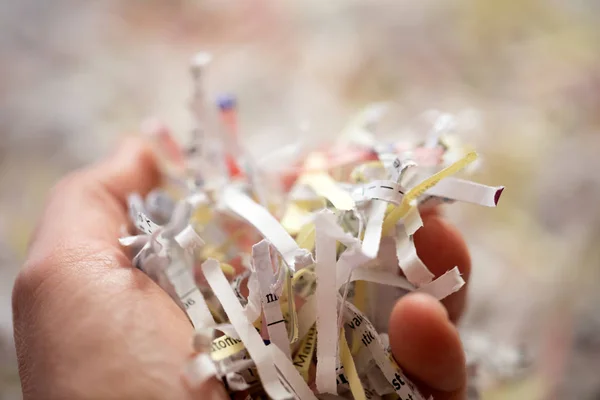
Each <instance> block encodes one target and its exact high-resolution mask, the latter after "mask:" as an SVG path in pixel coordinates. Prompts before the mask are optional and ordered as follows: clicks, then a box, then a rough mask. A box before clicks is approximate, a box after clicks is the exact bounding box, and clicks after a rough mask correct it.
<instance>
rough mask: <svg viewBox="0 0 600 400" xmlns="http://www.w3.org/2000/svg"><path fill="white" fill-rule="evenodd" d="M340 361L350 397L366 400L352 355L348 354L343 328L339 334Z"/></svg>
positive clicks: (356, 399)
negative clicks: (346, 379) (348, 384)
mask: <svg viewBox="0 0 600 400" xmlns="http://www.w3.org/2000/svg"><path fill="white" fill-rule="evenodd" d="M340 360H341V362H342V365H343V366H344V372H345V373H346V377H347V378H348V382H349V383H350V391H351V392H352V396H353V397H354V399H355V400H366V396H365V389H364V388H363V386H362V383H361V382H360V378H359V377H358V371H357V370H356V365H355V364H354V359H353V358H352V354H350V349H349V348H348V342H347V341H346V335H345V332H344V329H343V328H342V330H341V332H340Z"/></svg>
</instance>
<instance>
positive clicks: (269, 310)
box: [252, 239, 292, 358]
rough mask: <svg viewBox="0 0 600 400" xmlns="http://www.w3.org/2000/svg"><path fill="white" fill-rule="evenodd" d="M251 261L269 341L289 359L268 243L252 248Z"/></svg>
mask: <svg viewBox="0 0 600 400" xmlns="http://www.w3.org/2000/svg"><path fill="white" fill-rule="evenodd" d="M252 259H253V263H254V268H256V273H257V274H258V282H259V287H260V294H261V302H262V309H263V313H264V315H265V322H266V325H267V331H268V332H269V340H270V341H271V343H273V344H275V345H276V346H277V347H279V348H280V349H281V351H282V352H283V353H284V354H285V355H286V356H287V357H288V358H291V357H292V356H291V354H290V343H289V341H288V334H287V331H286V329H285V320H284V319H283V314H282V313H281V305H280V304H279V297H278V296H277V293H275V291H273V286H272V285H273V283H274V280H275V279H274V273H273V264H272V263H271V254H270V252H269V242H267V241H266V240H264V239H263V240H261V241H260V242H259V243H257V244H255V245H254V246H252Z"/></svg>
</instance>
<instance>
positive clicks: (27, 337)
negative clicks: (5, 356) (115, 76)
mask: <svg viewBox="0 0 600 400" xmlns="http://www.w3.org/2000/svg"><path fill="white" fill-rule="evenodd" d="M159 176H160V175H159V173H158V170H157V167H156V164H155V161H154V158H153V155H152V152H151V151H150V149H148V148H147V147H146V146H145V145H144V144H143V143H142V142H141V141H139V140H137V139H129V140H126V141H125V142H124V143H122V145H121V146H120V147H119V149H118V151H117V152H116V153H115V154H113V155H112V156H110V157H109V158H107V159H106V160H104V161H102V162H100V163H99V164H97V165H94V166H91V167H89V168H86V169H83V170H80V171H76V172H74V173H72V174H70V175H69V176H67V177H65V178H64V179H62V180H61V181H60V182H59V183H58V184H57V185H56V186H55V187H54V189H53V190H52V192H51V194H50V196H49V198H48V201H47V206H46V210H45V212H44V214H43V216H42V218H41V220H40V222H39V225H38V227H37V229H36V231H35V233H34V235H33V238H32V241H31V245H30V248H29V254H28V257H27V261H26V263H25V265H24V266H23V268H22V270H21V272H20V274H19V276H18V278H17V280H16V283H15V287H14V291H13V311H14V335H15V343H16V347H17V355H18V360H19V374H20V377H21V383H22V387H23V394H24V398H25V399H42V398H43V399H208V400H212V399H217V398H219V399H221V398H223V399H224V398H227V395H226V393H225V391H224V389H223V387H222V385H221V384H220V383H219V382H217V381H210V382H208V383H206V384H205V385H203V386H202V387H200V388H190V387H188V386H187V385H186V383H185V381H184V379H183V378H182V368H183V366H184V365H185V363H186V361H187V360H188V359H189V358H190V356H192V355H193V349H192V345H191V338H192V335H193V328H192V325H191V324H190V322H189V321H188V319H187V318H186V316H185V314H184V312H183V311H182V310H181V309H180V308H179V307H178V306H177V305H176V304H175V302H174V301H173V300H172V299H171V298H170V297H169V296H168V295H167V294H166V293H165V292H164V291H163V290H162V289H161V288H160V287H159V286H158V285H156V284H155V283H154V282H153V281H152V280H150V279H149V278H148V277H147V276H146V275H145V274H144V273H143V272H141V271H139V270H137V269H135V268H132V266H131V262H130V259H129V256H128V255H127V254H126V253H125V252H124V250H123V249H122V248H121V246H120V245H119V243H118V241H117V239H118V238H119V236H120V235H121V227H122V226H123V225H125V224H127V223H128V216H127V210H126V204H125V199H126V196H127V194H128V193H131V192H140V193H146V192H147V191H149V190H150V189H151V188H153V187H155V186H156V185H158V184H159ZM423 220H424V223H425V225H424V227H423V228H421V229H420V230H419V231H418V232H417V233H416V236H415V242H416V246H417V251H418V254H419V256H420V257H421V259H422V260H423V261H424V262H425V263H426V264H427V265H428V267H429V268H430V269H431V271H432V272H433V273H434V274H436V275H437V276H439V275H441V274H443V273H444V272H445V271H446V270H448V269H450V268H452V267H454V266H458V267H459V269H460V270H461V272H462V274H463V277H464V278H465V279H468V276H469V271H470V260H469V254H468V252H467V248H466V246H465V243H464V241H463V240H462V238H461V236H460V235H459V234H458V233H457V231H456V230H455V229H454V228H452V227H451V226H450V225H448V224H447V223H446V222H445V221H444V219H443V218H442V217H441V216H440V214H439V213H438V211H436V210H434V211H430V212H426V213H425V214H424V215H423ZM465 293H466V290H465V289H462V290H461V291H460V292H458V293H455V294H453V295H451V296H450V297H448V298H447V299H445V300H444V301H443V302H442V303H440V302H438V301H437V300H435V299H434V298H432V297H429V296H427V295H424V294H409V295H407V296H404V297H402V298H401V299H400V300H398V302H397V303H396V305H395V307H394V309H393V312H392V315H391V317H390V342H391V346H392V352H393V354H394V357H395V358H396V360H397V361H398V363H399V364H400V366H401V367H402V368H403V370H404V371H405V373H406V374H407V375H408V376H409V377H410V378H411V379H412V380H413V381H414V382H415V383H417V385H418V386H419V387H420V388H421V389H422V390H423V392H424V393H426V394H432V395H433V396H434V397H435V399H439V400H458V399H463V398H464V397H465V385H466V372H465V359H464V355H463V352H462V347H461V343H460V340H459V336H458V333H457V331H456V328H455V326H454V322H455V321H456V320H457V319H458V318H459V317H460V314H461V312H462V310H463V308H464V303H465Z"/></svg>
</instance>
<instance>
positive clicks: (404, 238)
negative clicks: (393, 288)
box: [396, 211, 435, 287]
mask: <svg viewBox="0 0 600 400" xmlns="http://www.w3.org/2000/svg"><path fill="white" fill-rule="evenodd" d="M417 212H418V211H417ZM397 231H398V232H397V235H398V240H397V241H396V256H397V257H398V264H399V266H400V269H401V270H402V272H403V273H404V276H406V279H408V281H409V282H410V283H412V284H413V285H415V286H416V287H420V286H422V285H425V284H427V283H429V282H431V281H432V280H433V278H434V277H435V275H433V273H431V271H430V270H429V268H427V266H426V265H425V264H424V263H423V261H421V259H420V258H419V256H418V255H417V248H416V247H415V244H414V242H413V239H412V237H409V236H408V235H407V232H406V231H405V228H404V227H403V226H401V225H399V226H397Z"/></svg>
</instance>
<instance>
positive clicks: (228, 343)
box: [210, 335, 246, 361]
mask: <svg viewBox="0 0 600 400" xmlns="http://www.w3.org/2000/svg"><path fill="white" fill-rule="evenodd" d="M245 348H246V347H244V343H242V341H241V340H239V339H236V338H232V337H230V336H227V335H223V336H221V337H218V338H216V339H214V340H213V341H212V343H211V351H210V356H211V358H212V359H213V360H215V361H221V360H224V359H226V358H229V357H231V356H232V355H234V354H237V353H239V352H240V351H242V350H244V349H245Z"/></svg>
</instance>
